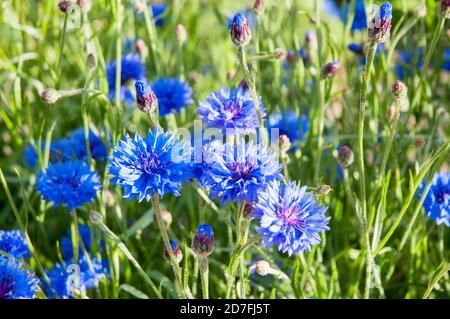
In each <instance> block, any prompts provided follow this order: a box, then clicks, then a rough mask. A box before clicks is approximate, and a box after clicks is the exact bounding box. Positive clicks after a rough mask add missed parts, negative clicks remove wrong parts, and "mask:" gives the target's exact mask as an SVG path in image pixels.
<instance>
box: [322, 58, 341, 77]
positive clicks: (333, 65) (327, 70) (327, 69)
mask: <svg viewBox="0 0 450 319" xmlns="http://www.w3.org/2000/svg"><path fill="white" fill-rule="evenodd" d="M338 69H339V62H338V61H332V62H330V63H327V64H325V65H324V66H323V67H322V70H321V71H320V77H321V79H331V78H332V77H333V76H334V75H335V74H336V72H337V70H338Z"/></svg>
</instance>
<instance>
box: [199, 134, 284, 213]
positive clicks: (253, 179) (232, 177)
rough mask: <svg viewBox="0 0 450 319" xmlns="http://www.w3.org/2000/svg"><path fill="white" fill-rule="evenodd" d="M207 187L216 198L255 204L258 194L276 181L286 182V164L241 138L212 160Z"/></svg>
mask: <svg viewBox="0 0 450 319" xmlns="http://www.w3.org/2000/svg"><path fill="white" fill-rule="evenodd" d="M211 160H212V162H211V163H210V166H209V170H208V171H207V172H205V176H204V184H205V187H206V188H207V189H208V190H209V191H210V196H211V198H212V199H216V198H220V199H221V205H222V206H223V205H225V204H226V203H227V202H236V201H240V202H243V201H245V202H254V201H255V200H256V198H257V195H258V192H259V191H261V190H262V189H264V188H265V187H267V185H268V184H269V183H270V182H272V181H278V180H281V179H283V176H282V175H281V174H280V172H281V168H282V165H281V164H280V163H279V162H278V161H277V158H276V156H275V154H273V153H272V152H271V151H270V150H269V149H268V148H266V147H263V146H261V145H258V144H254V143H253V141H250V142H248V143H245V142H244V140H243V139H242V138H241V139H240V140H239V141H238V143H237V144H236V145H234V146H233V145H230V144H225V147H224V149H223V152H221V153H216V154H214V155H213V156H212V157H211Z"/></svg>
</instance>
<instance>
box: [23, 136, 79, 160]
mask: <svg viewBox="0 0 450 319" xmlns="http://www.w3.org/2000/svg"><path fill="white" fill-rule="evenodd" d="M44 151H45V143H42V144H41V152H42V153H44ZM23 155H24V157H25V160H26V161H27V164H28V166H30V167H35V166H36V164H37V162H38V154H37V152H36V150H35V148H34V147H33V146H31V145H28V146H27V148H26V149H25V151H24V154H23ZM74 158H75V152H74V149H73V145H72V143H71V141H70V139H67V138H62V139H60V140H54V141H52V142H51V143H50V151H49V161H50V163H58V162H66V161H69V160H72V159H74Z"/></svg>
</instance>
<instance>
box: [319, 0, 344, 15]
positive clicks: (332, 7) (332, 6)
mask: <svg viewBox="0 0 450 319" xmlns="http://www.w3.org/2000/svg"><path fill="white" fill-rule="evenodd" d="M320 4H321V10H322V11H324V12H325V13H326V14H327V15H329V16H332V17H340V16H341V10H340V9H339V7H338V6H337V5H336V2H335V1H334V0H323V1H320Z"/></svg>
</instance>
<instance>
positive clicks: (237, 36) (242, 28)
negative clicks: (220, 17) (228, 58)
mask: <svg viewBox="0 0 450 319" xmlns="http://www.w3.org/2000/svg"><path fill="white" fill-rule="evenodd" d="M228 30H229V32H230V37H231V41H233V43H234V45H236V46H238V47H245V46H246V45H248V44H249V43H250V40H251V39H252V31H251V29H250V27H249V25H248V22H247V18H246V17H245V15H244V14H242V13H240V12H238V13H236V14H235V15H234V17H233V20H231V22H230V23H229V25H228Z"/></svg>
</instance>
